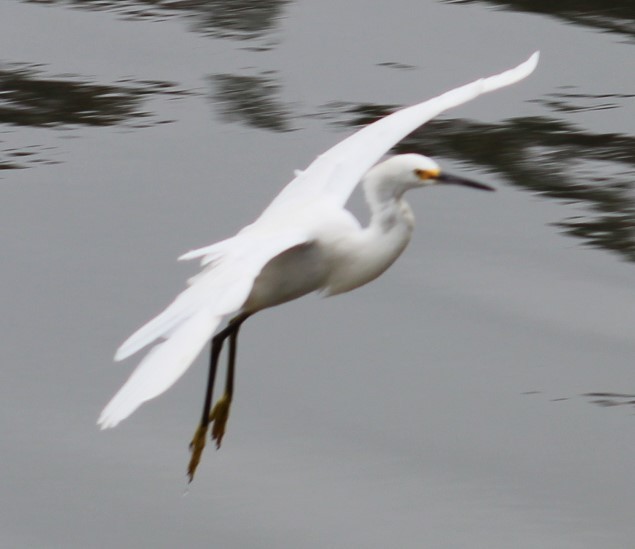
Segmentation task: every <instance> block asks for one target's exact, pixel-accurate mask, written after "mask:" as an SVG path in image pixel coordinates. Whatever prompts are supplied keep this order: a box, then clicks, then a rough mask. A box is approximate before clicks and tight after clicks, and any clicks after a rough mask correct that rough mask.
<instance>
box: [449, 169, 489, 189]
mask: <svg viewBox="0 0 635 549" xmlns="http://www.w3.org/2000/svg"><path fill="white" fill-rule="evenodd" d="M437 181H438V182H439V183H445V184H447V185H463V186H464V187H471V188H472V189H480V190H482V191H495V190H496V189H495V188H494V187H490V186H489V185H485V184H483V183H477V182H476V181H472V180H470V179H465V178H463V177H459V176H457V175H450V174H447V173H441V174H440V175H439V177H437Z"/></svg>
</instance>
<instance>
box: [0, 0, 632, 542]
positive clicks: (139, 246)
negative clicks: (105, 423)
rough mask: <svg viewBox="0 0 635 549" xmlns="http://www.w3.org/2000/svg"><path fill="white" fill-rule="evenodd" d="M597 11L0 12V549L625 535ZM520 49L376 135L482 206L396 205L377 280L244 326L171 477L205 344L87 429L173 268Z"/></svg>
mask: <svg viewBox="0 0 635 549" xmlns="http://www.w3.org/2000/svg"><path fill="white" fill-rule="evenodd" d="M612 5H613V6H612V7H613V8H614V9H611V10H605V9H604V8H603V3H601V2H592V1H586V2H579V3H578V6H577V9H573V8H569V9H568V10H567V9H562V10H558V9H557V8H554V7H552V6H551V4H550V3H547V2H530V3H529V2H523V1H518V2H511V1H510V2H494V1H473V2H449V1H445V2H442V1H438V2H437V1H432V0H425V1H421V0H419V1H414V0H393V1H392V2H376V3H374V4H371V3H368V2H362V1H361V0H353V1H351V2H346V3H341V2H334V1H332V0H325V1H323V2H319V3H316V2H308V1H303V0H300V1H294V2H293V1H268V2H264V1H260V2H252V1H246V0H245V1H242V2H231V3H228V2H217V1H206V2H203V1H201V2H158V1H157V2H150V1H133V0H130V1H125V2H115V1H112V2H108V1H95V2H91V1H86V0H85V1H59V2H57V1H50V2H20V1H17V0H6V1H5V2H3V4H2V7H1V8H0V62H1V63H0V235H1V237H0V245H1V246H2V252H3V257H4V261H3V262H2V266H1V267H0V270H1V278H0V280H1V281H2V284H1V286H0V299H1V301H0V303H2V308H3V311H4V312H5V314H4V315H3V317H2V325H1V328H2V329H1V331H0V333H1V334H2V336H0V337H1V342H2V344H1V345H0V360H1V364H2V384H0V407H1V413H0V434H1V436H2V444H1V445H0V463H2V466H3V474H2V477H1V480H0V494H1V495H2V497H1V498H0V502H1V503H0V545H2V546H3V547H29V548H30V547H46V548H49V547H59V548H86V547H96V548H99V547H157V548H163V547H165V548H172V547H209V546H212V547H223V548H240V549H242V548H245V547H249V548H252V547H253V548H274V547H297V548H302V549H304V548H316V549H317V548H324V547H329V548H351V547H366V548H380V547H404V548H420V547H430V548H463V547H469V548H483V549H485V548H487V549H493V548H501V549H503V548H504V549H507V548H509V547H514V548H519V549H525V548H526V549H535V548H536V547H545V548H550V549H551V548H556V549H578V548H580V549H583V548H595V547H602V548H603V549H605V548H608V549H623V548H626V547H630V546H631V545H632V540H633V537H634V536H635V521H633V508H635V496H634V495H633V494H635V486H634V480H633V479H635V459H633V458H634V455H635V437H634V436H633V430H634V428H635V417H634V416H633V407H634V401H635V375H634V373H633V370H634V368H633V358H634V356H635V342H634V340H633V326H634V325H635V295H634V293H633V283H634V282H635V271H634V265H633V261H634V260H635V236H634V235H635V229H634V225H635V223H634V213H633V212H634V205H635V194H634V192H633V181H634V176H635V155H634V153H633V151H634V150H635V148H634V146H633V145H635V116H634V114H635V97H634V94H635V88H634V81H633V75H634V74H635V56H634V55H633V28H634V22H635V14H633V11H632V8H631V6H630V3H629V2H625V1H623V2H613V3H612ZM535 49H540V50H541V51H542V59H541V63H540V66H539V68H538V70H537V71H536V73H535V74H534V75H532V76H531V77H530V78H529V79H527V80H526V81H523V82H522V83H520V84H518V85H516V86H514V87H512V88H509V89H505V90H502V91H499V92H496V93H495V94H492V95H489V96H487V97H483V98H479V99H478V100H476V101H474V102H472V103H470V104H468V105H465V106H463V107H461V108H458V109H455V110H453V111H450V112H448V113H446V114H445V115H443V116H442V117H440V118H439V119H437V120H435V121H433V122H431V123H430V124H428V125H426V126H425V127H423V128H422V129H421V130H419V131H417V132H415V133H414V134H413V135H412V136H410V137H409V138H408V139H406V140H405V141H404V142H403V143H402V144H400V145H399V146H398V147H397V150H398V151H400V152H405V151H416V152H423V153H426V154H430V155H433V156H435V157H436V158H438V159H439V160H440V162H441V163H442V164H443V165H444V166H447V167H448V169H452V170H453V171H454V172H457V173H461V174H463V175H466V176H469V177H473V178H478V179H480V180H482V181H484V182H487V183H490V184H493V185H495V186H496V187H497V188H498V190H499V192H497V193H495V194H492V193H478V192H472V191H469V190H466V189H430V190H426V191H425V192H419V193H411V196H410V197H409V200H410V201H411V203H412V206H413V209H414V210H415V213H416V214H417V219H418V221H417V224H418V226H417V230H416V233H415V237H414V238H413V241H412V243H411V245H410V247H409V248H408V250H407V251H406V252H405V254H404V256H403V257H402V258H401V259H400V260H399V261H398V262H397V263H396V264H395V265H394V266H393V267H392V268H391V269H390V270H389V271H388V272H387V273H386V274H385V275H384V276H383V277H382V278H380V279H379V280H377V281H376V282H373V283H372V284H370V285H368V286H367V287H365V288H362V289H360V290H359V291H356V292H353V293H351V294H348V295H344V296H340V297H338V298H335V299H320V298H315V297H309V298H306V299H303V300H300V301H297V302H294V303H291V304H288V305H285V306H284V307H280V308H276V309H273V310H270V311H266V312H264V313H262V314H260V315H258V316H257V317H255V318H254V319H252V320H250V321H249V323H248V324H246V325H245V328H244V329H243V331H242V333H241V346H240V349H239V363H238V380H237V389H236V391H237V392H236V397H235V400H234V407H233V409H232V415H231V418H230V422H229V426H228V433H227V436H226V438H225V440H224V443H223V447H222V449H221V450H220V451H218V452H215V451H214V450H213V449H212V448H211V445H210V446H209V447H208V449H207V451H206V454H205V455H204V456H203V462H202V464H201V466H200V468H199V471H198V474H197V477H196V479H195V482H194V483H193V484H192V485H191V486H190V487H189V490H188V491H187V493H186V495H183V493H184V491H185V489H186V478H185V467H186V464H187V460H188V458H189V455H188V450H187V443H188V442H189V439H190V437H191V436H192V434H193V431H194V429H195V427H196V423H197V421H198V417H199V413H200V406H201V405H202V399H203V392H204V382H205V375H206V372H205V362H206V357H205V356H204V355H203V356H201V357H200V358H199V359H198V360H197V362H196V363H195V364H194V366H193V367H192V368H191V370H190V371H189V372H188V373H187V374H186V375H185V376H184V377H183V379H182V380H181V381H179V383H178V384H177V385H176V386H175V387H174V388H172V389H171V390H170V391H169V392H168V393H166V394H165V395H163V396H162V397H161V398H159V399H157V400H155V401H153V402H151V403H148V404H146V405H144V406H143V407H142V408H141V409H140V410H139V411H138V412H136V413H135V414H134V415H133V416H132V417H131V418H130V419H128V420H126V421H125V422H124V423H123V424H121V425H120V426H119V427H117V428H116V429H114V430H111V431H106V432H101V431H99V430H98V428H97V427H96V425H95V421H96V418H97V416H98V413H99V411H100V410H101V408H102V407H103V405H104V404H105V403H106V402H107V401H108V399H109V398H110V397H111V396H112V395H113V394H114V392H115V391H116V390H117V389H118V388H119V387H120V385H121V384H122V383H123V382H124V380H125V379H126V377H127V375H128V374H129V372H130V371H131V369H132V368H133V367H134V365H135V364H136V363H137V361H138V358H134V359H130V360H128V361H126V362H124V363H123V364H113V363H112V355H113V354H114V350H115V349H116V347H117V346H118V345H119V343H120V342H121V341H122V340H123V339H125V337H126V336H127V335H129V334H130V333H131V332H132V331H133V330H134V329H135V328H137V327H138V326H139V325H141V324H142V323H143V322H145V321H146V320H147V319H149V318H150V317H151V316H152V315H154V314H156V313H157V312H158V311H159V310H160V309H161V308H162V307H163V306H165V305H166V304H167V303H168V302H169V301H170V300H171V299H172V298H173V296H174V295H175V294H176V293H177V292H178V291H180V289H181V288H182V287H183V284H184V280H185V279H186V278H187V277H188V276H190V275H191V274H193V273H194V272H195V271H196V266H195V265H190V264H180V263H176V262H175V261H174V258H176V257H177V256H178V255H180V254H181V253H182V252H184V251H186V250H188V249H191V248H194V247H197V246H202V245H205V244H208V243H211V242H213V241H215V240H218V239H221V238H223V237H226V236H228V235H231V234H232V233H233V232H235V231H236V230H238V229H239V228H240V227H242V226H243V225H244V224H246V223H249V222H250V221H251V220H253V218H254V217H255V216H256V215H258V213H259V212H260V211H261V210H262V208H263V207H264V206H265V205H266V204H267V203H268V201H269V200H271V198H272V197H273V196H275V194H276V193H277V192H278V191H279V189H280V188H281V187H282V185H284V184H285V183H286V182H287V181H288V180H290V178H291V177H292V172H293V170H294V169H296V168H302V167H304V166H306V165H307V164H308V163H309V162H310V161H311V160H312V159H313V158H314V157H315V156H316V155H317V154H319V153H320V152H322V151H323V150H325V149H326V148H328V147H329V146H331V145H332V144H334V143H336V142H337V141H338V140H340V139H342V138H343V137H344V136H346V135H348V134H349V133H350V132H351V131H353V130H354V129H355V128H357V127H359V126H360V125H361V124H364V123H367V122H369V121H371V120H374V119H375V118H376V117H378V116H381V115H383V114H385V113H387V112H390V111H391V110H392V109H394V108H396V107H399V106H402V105H406V104H410V103H413V102H415V101H419V100H422V99H425V98H427V97H430V96H433V95H435V94H437V93H440V92H442V91H445V90H446V89H449V88H451V87H453V86H455V85H459V84H462V83H464V82H467V81H469V80H471V79H474V78H477V77H480V76H486V75H489V74H493V73H495V72H498V71H500V70H503V69H505V68H508V67H511V66H514V65H515V64H517V63H518V62H520V61H522V60H523V59H525V58H526V57H527V56H528V55H529V54H530V53H531V52H532V51H534V50H535ZM352 207H353V209H354V210H355V211H356V212H359V213H360V216H361V217H364V216H365V212H364V208H363V205H362V203H361V200H359V197H355V198H354V199H353V204H352Z"/></svg>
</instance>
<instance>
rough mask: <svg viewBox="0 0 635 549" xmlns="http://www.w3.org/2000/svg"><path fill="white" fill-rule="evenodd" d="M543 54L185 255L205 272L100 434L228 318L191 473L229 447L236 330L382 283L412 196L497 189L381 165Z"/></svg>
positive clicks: (351, 143) (425, 108)
mask: <svg viewBox="0 0 635 549" xmlns="http://www.w3.org/2000/svg"><path fill="white" fill-rule="evenodd" d="M537 60H538V55H537V53H536V54H534V55H533V56H532V57H531V58H530V59H529V60H528V61H526V62H525V63H523V64H521V65H519V66H518V67H516V68H515V69H512V70H510V71H506V72H504V73H501V74H499V75H495V76H493V77H490V78H487V79H481V80H478V81H476V82H473V83H471V84H467V85H465V86H462V87H460V88H456V89H455V90H452V91H450V92H447V93H445V94H443V95H441V96H439V97H436V98H434V99H431V100H429V101H426V102H424V103H420V104H418V105H415V106H413V107H409V108H406V109H402V110H400V111H397V112H395V113H393V114H392V115H389V116H387V117H385V118H383V119H381V120H379V121H378V122H375V123H374V124H371V125H370V126H367V127H366V128H364V129H362V130H360V131H359V132H357V133H355V134H353V135H352V136H350V137H348V138H347V139H345V140H344V141H342V142H340V143H339V144H337V145H336V146H335V147H333V148H332V149H330V150H329V151H327V152H326V153H324V154H323V155H321V156H319V157H318V158H317V159H316V160H315V161H314V162H313V163H312V164H311V165H310V166H309V167H308V168H307V169H306V170H305V171H303V172H298V173H297V175H296V177H295V179H294V180H293V181H292V182H291V183H289V184H288V185H287V186H286V187H285V188H284V189H283V190H282V192H281V193H280V194H279V195H278V196H277V197H276V198H275V199H274V200H273V202H272V203H271V204H270V205H269V207H267V208H266V209H265V211H264V212H263V213H262V214H261V215H260V217H259V218H258V219H256V221H254V222H253V223H252V224H250V225H248V226H246V227H245V228H243V229H242V230H241V231H240V232H238V233H237V234H236V235H235V236H233V237H231V238H228V239H226V240H223V241H220V242H217V243H216V244H213V245H211V246H207V247H205V248H200V249H198V250H193V251H191V252H188V253H186V254H185V255H183V256H182V257H181V258H180V259H195V258H200V259H201V263H202V265H203V270H202V271H201V272H200V273H199V274H197V275H196V276H194V277H193V278H191V279H190V280H189V281H188V284H189V286H188V288H186V289H185V290H184V291H183V292H182V293H181V294H180V295H179V296H177V298H176V299H175V300H174V301H173V302H172V303H171V304H170V305H169V306H168V307H167V308H166V309H165V310H164V311H163V312H162V313H160V314H159V315H158V316H156V317H155V318H153V319H152V320H151V321H150V322H148V323H147V324H146V325H144V326H143V327H141V328H140V329H139V330H137V331H136V332H135V333H134V334H133V335H132V336H130V337H129V338H128V339H127V340H126V341H125V342H124V343H123V345H122V346H121V347H120V348H119V349H118V351H117V354H116V355H115V359H116V360H122V359H124V358H126V357H128V356H130V355H132V354H133V353H135V352H137V351H138V350H140V349H141V348H143V347H145V346H146V345H148V344H150V343H152V342H154V341H156V340H157V339H159V340H160V341H159V342H158V343H156V344H155V346H154V347H153V348H152V349H151V350H150V352H149V353H148V354H147V355H146V356H145V358H144V359H143V360H142V361H141V363H140V365H139V366H138V367H137V369H136V370H135V371H134V372H133V374H132V375H131V376H130V378H129V379H128V381H127V382H126V384H125V385H124V386H123V387H122V388H121V389H120V391H119V392H118V393H117V394H116V395H115V396H114V398H113V399H112V400H111V401H110V403H109V404H108V405H107V406H106V408H104V410H103V412H102V414H101V416H100V418H99V424H100V425H101V426H102V428H107V427H114V426H115V425H117V424H118V423H119V422H120V421H121V420H122V419H125V418H126V417H127V416H128V415H130V414H131V413H132V412H133V411H134V410H135V409H136V408H137V407H138V406H140V405H141V404H142V403H143V402H145V401H146V400H149V399H151V398H154V397H155V396H157V395H159V394H161V393H162V392H163V391H165V390H166V389H168V388H169V387H170V386H171V385H172V384H173V383H174V382H175V381H176V380H177V379H178V378H179V377H180V376H181V375H182V374H183V373H184V372H185V370H186V369H187V368H188V367H189V365H190V364H191V363H192V362H193V360H194V359H195V358H196V356H197V355H198V354H199V353H200V351H201V349H202V348H203V346H204V345H205V343H206V342H207V341H208V340H209V339H210V337H211V336H212V335H213V334H214V333H215V332H216V330H217V328H218V327H219V325H220V324H221V322H222V321H223V319H224V318H225V317H227V316H231V317H232V320H230V322H229V324H228V326H227V327H226V328H225V329H223V330H222V331H221V332H219V333H218V334H217V335H216V336H214V338H213V345H212V354H211V361H210V381H209V383H208V390H207V395H206V399H205V406H204V411H203V418H202V420H201V426H200V427H199V430H198V431H197V434H196V436H195V439H194V441H193V457H192V462H191V463H190V471H189V472H190V478H192V476H193V474H194V470H195V469H196V465H197V464H198V458H199V457H200V453H201V452H202V448H203V445H204V439H205V432H206V430H207V425H208V423H209V422H210V421H213V422H215V427H214V428H213V436H214V438H215V439H216V440H217V442H218V444H220V440H221V438H222V436H223V432H224V426H225V422H226V420H227V414H228V413H229V402H230V401H231V394H232V390H233V372H234V359H235V351H236V339H237V334H238V329H239V327H240V325H241V324H242V322H244V320H246V319H247V318H248V317H249V316H251V315H252V314H254V313H256V312H258V311H260V310H262V309H266V308H268V307H273V306H275V305H279V304H281V303H285V302H287V301H290V300H292V299H296V298H298V297H301V296H303V295H305V294H308V293H311V292H315V291H320V292H323V293H324V294H325V295H336V294H340V293H343V292H348V291H350V290H353V289H355V288H358V287H359V286H362V285H364V284H366V283H368V282H370V281H371V280H373V279H375V278H377V277H378V276H379V275H381V274H382V273H383V272H384V271H385V270H386V269H387V268H388V267H389V266H390V265H392V263H393V262H394V261H395V260H396V259H397V258H398V257H399V255H400V254H401V253H402V252H403V250H404V249H405V247H406V245H407V244H408V242H409V241H410V237H411V235H412V231H413V228H414V215H413V213H412V210H411V208H410V206H409V205H408V204H407V203H406V201H405V200H404V198H403V195H404V193H405V192H406V191H408V190H410V189H413V188H419V187H425V186H429V185H432V184H436V183H453V184H460V185H465V186H469V187H474V188H478V189H486V190H491V189H490V188H489V187H487V186H485V185H482V184H480V183H476V182H473V181H469V180H466V179H463V178H459V177H455V176H448V175H446V174H443V173H442V172H441V170H440V168H439V166H438V165H437V164H436V162H434V161H433V160H431V159H430V158H427V157H425V156H422V155H419V154H405V155H398V156H395V157H392V158H389V159H388V160H386V161H384V162H382V163H380V164H378V165H376V166H373V164H375V162H377V160H378V159H379V158H380V157H381V156H382V155H383V154H384V153H386V151H387V150H388V149H389V148H390V147H392V146H393V145H394V144H395V143H396V142H398V141H399V140H400V139H402V138H403V137H405V136H406V135H407V134H409V133H410V132H411V131H413V130H414V129H416V128H417V127H418V126H420V125H421V124H423V123H424V122H426V121H427V120H429V119H430V118H432V117H433V116H435V115H436V114H438V113H440V112H442V111H443V110H446V109H448V108H450V107H452V106H456V105H460V104H461V103H464V102H466V101H468V100H470V99H472V98H474V97H477V96H478V95H480V94H482V93H485V92H487V91H490V90H493V89H497V88H500V87H502V86H506V85H508V84H511V83H514V82H516V81H518V80H520V79H522V78H524V77H526V76H527V75H528V74H530V73H531V72H532V71H533V69H534V68H535V66H536V63H537ZM360 182H363V185H364V193H365V197H366V201H367V203H368V206H369V209H370V214H371V216H370V222H369V224H368V225H367V226H366V227H362V226H361V225H360V223H359V222H358V220H357V219H356V218H355V217H354V216H353V214H352V213H350V212H349V211H348V210H346V209H345V207H344V206H345V203H346V201H347V200H348V198H349V196H350V195H351V193H352V192H353V190H354V189H355V187H356V186H357V184H358V183H360ZM226 338H229V341H230V351H229V366H228V375H227V383H226V390H225V394H224V396H223V397H222V398H221V399H220V401H219V403H218V404H217V405H216V407H215V408H214V410H212V412H211V416H210V406H211V397H212V390H213V381H214V377H215V372H216V364H217V361H218V356H219V354H220V350H221V347H222V344H223V342H224V340H225V339H226Z"/></svg>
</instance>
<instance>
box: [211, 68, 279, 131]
mask: <svg viewBox="0 0 635 549" xmlns="http://www.w3.org/2000/svg"><path fill="white" fill-rule="evenodd" d="M210 79H211V81H212V84H213V86H214V92H213V95H212V99H213V101H214V104H215V106H216V107H217V109H218V110H219V112H220V114H221V116H222V117H223V119H224V120H225V121H228V122H242V123H244V124H246V125H248V126H251V127H253V128H259V129H267V130H273V131H277V132H281V131H290V130H291V128H290V127H289V122H288V120H289V110H288V109H287V108H286V107H285V106H284V105H283V104H282V103H281V102H280V100H278V99H277V98H276V95H278V90H279V85H278V84H276V83H275V82H274V80H273V79H272V78H271V76H270V74H268V73H265V74H263V75H262V76H239V75H234V74H217V75H214V76H211V77H210Z"/></svg>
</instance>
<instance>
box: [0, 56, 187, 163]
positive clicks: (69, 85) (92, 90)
mask: <svg viewBox="0 0 635 549" xmlns="http://www.w3.org/2000/svg"><path fill="white" fill-rule="evenodd" d="M186 93H187V92H184V91H182V90H179V89H177V88H176V87H175V86H174V84H171V83H169V82H160V81H133V80H123V81H120V82H117V83H115V84H108V85H106V84H97V83H93V82H88V81H85V80H82V79H81V78H80V77H72V76H65V77H63V78H62V77H50V76H46V75H44V74H42V72H41V71H40V70H38V68H36V67H34V66H31V67H26V66H21V65H5V66H1V67H0V125H4V126H5V128H6V129H4V131H3V132H2V143H3V144H4V143H7V142H11V141H12V139H13V138H15V135H14V132H13V131H12V130H11V129H10V128H11V126H27V127H33V128H60V127H63V128H68V127H77V126H112V125H120V124H127V125H129V126H131V127H142V124H141V123H139V120H140V119H143V120H144V121H145V123H144V124H143V125H146V126H147V125H154V124H158V123H162V122H165V121H162V120H156V119H155V120H153V119H152V117H151V114H152V113H151V112H149V111H148V110H145V109H144V108H143V106H144V98H147V97H148V96H151V95H157V94H161V95H170V96H174V97H178V96H182V95H185V94H186ZM133 121H136V122H135V125H133V124H132V122H133ZM5 147H6V148H4V149H3V150H2V151H1V154H2V156H1V157H0V169H5V170H6V169H16V168H24V167H27V166H30V165H33V164H34V163H40V162H46V163H49V162H51V161H50V160H48V159H46V158H45V157H42V155H43V154H46V151H50V149H51V148H50V147H46V148H44V147H40V146H38V145H35V144H33V143H29V144H28V145H26V146H24V145H22V146H16V144H15V143H12V144H10V145H5Z"/></svg>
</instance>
